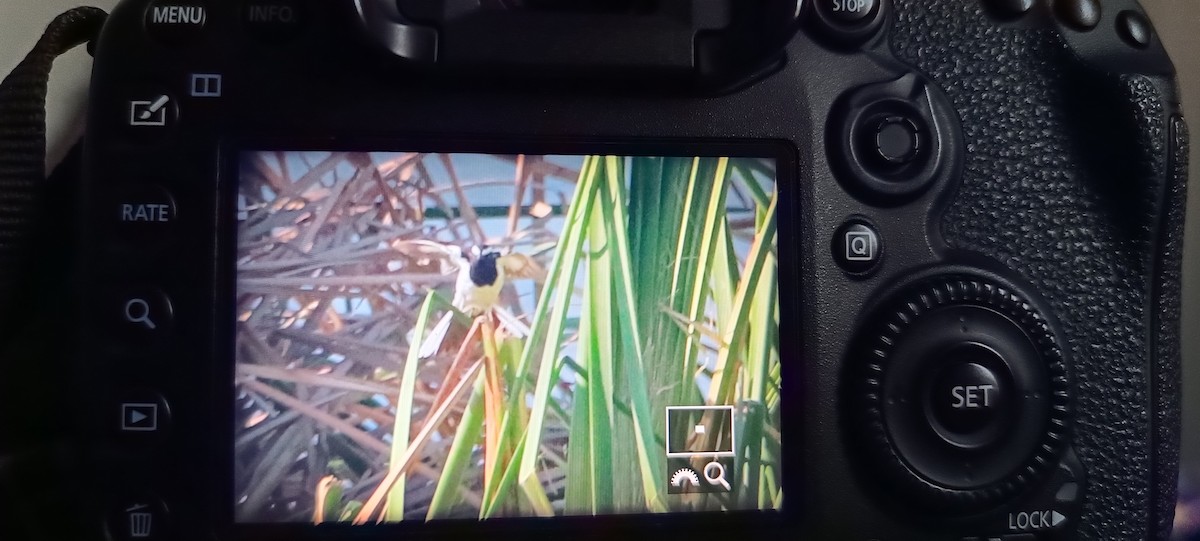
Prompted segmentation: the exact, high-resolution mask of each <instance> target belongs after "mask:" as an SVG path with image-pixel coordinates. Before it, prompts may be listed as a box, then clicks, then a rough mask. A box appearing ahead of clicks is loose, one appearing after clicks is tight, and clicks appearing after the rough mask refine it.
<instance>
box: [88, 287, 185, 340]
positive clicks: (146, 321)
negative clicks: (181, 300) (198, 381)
mask: <svg viewBox="0 0 1200 541" xmlns="http://www.w3.org/2000/svg"><path fill="white" fill-rule="evenodd" d="M107 311H108V313H107V314H105V319H106V320H107V321H109V323H110V328H112V329H113V331H114V332H116V334H117V338H118V340H120V341H121V342H122V345H124V346H128V347H131V348H132V347H140V346H149V345H155V344H161V343H162V341H163V340H164V339H165V338H166V337H167V336H168V335H169V334H170V333H171V329H172V324H173V322H174V309H173V307H172V306H171V299H170V298H168V297H167V294H166V293H163V292H162V290H160V289H158V288H153V287H133V288H126V289H123V290H121V291H120V292H119V293H117V294H115V295H113V296H112V298H111V299H110V300H109V302H108V303H107Z"/></svg>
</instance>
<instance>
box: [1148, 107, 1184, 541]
mask: <svg viewBox="0 0 1200 541" xmlns="http://www.w3.org/2000/svg"><path fill="white" fill-rule="evenodd" d="M1169 143H1170V145H1171V147H1170V152H1171V161H1170V171H1168V172H1169V173H1170V175H1171V183H1170V186H1169V187H1168V191H1167V209H1166V211H1167V214H1166V223H1165V231H1164V234H1165V235H1166V242H1165V243H1164V244H1163V247H1162V252H1161V254H1160V256H1161V259H1160V260H1159V275H1158V297H1159V299H1160V303H1161V304H1160V305H1159V307H1160V308H1161V314H1160V316H1159V320H1158V329H1157V330H1158V332H1159V336H1160V337H1161V338H1160V339H1159V340H1158V343H1157V344H1156V347H1157V350H1158V361H1159V364H1160V367H1159V370H1158V373H1157V374H1155V380H1154V385H1155V389H1156V390H1157V393H1158V394H1157V395H1156V397H1155V404H1154V406H1155V411H1156V414H1157V419H1156V421H1157V424H1156V434H1155V437H1156V438H1157V442H1158V443H1157V445H1156V448H1155V455H1154V456H1155V466H1156V468H1157V471H1156V472H1155V477H1154V489H1155V490H1156V491H1157V492H1158V495H1159V499H1158V501H1157V502H1156V504H1155V508H1154V509H1152V512H1154V513H1155V519H1156V520H1155V523H1154V524H1155V525H1156V526H1157V527H1158V534H1159V535H1158V539H1159V541H1166V539H1167V538H1168V537H1169V535H1168V532H1169V531H1170V529H1171V523H1172V522H1173V521H1174V518H1175V490H1176V487H1177V485H1178V482H1179V481H1178V479H1179V476H1178V473H1177V470H1178V468H1179V445H1180V441H1179V437H1180V435H1179V430H1180V422H1181V421H1180V403H1179V399H1180V398H1179V397H1180V396H1181V395H1180V392H1181V381H1180V376H1181V374H1180V370H1179V367H1180V362H1181V356H1182V352H1181V351H1180V342H1179V340H1176V339H1174V338H1175V337H1177V336H1179V332H1180V310H1181V306H1180V304H1181V302H1182V298H1183V296H1182V290H1181V280H1182V274H1181V273H1182V266H1183V231H1184V215H1185V214H1186V211H1187V182H1186V180H1187V173H1188V131H1187V125H1186V124H1184V123H1183V121H1182V120H1181V119H1180V120H1178V121H1176V122H1175V126H1174V129H1173V130H1172V133H1171V134H1170V141H1169Z"/></svg>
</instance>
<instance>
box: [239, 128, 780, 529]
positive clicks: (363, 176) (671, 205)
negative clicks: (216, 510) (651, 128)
mask: <svg viewBox="0 0 1200 541" xmlns="http://www.w3.org/2000/svg"><path fill="white" fill-rule="evenodd" d="M776 163H777V162H776V160H775V159H770V158H755V157H721V156H713V155H705V156H686V155H680V156H667V157H663V156H641V155H638V156H634V155H623V156H622V155H536V154H524V155H493V154H474V153H425V152H340V151H338V152H329V151H320V152H317V151H286V150H285V151H277V150H269V151H248V152H242V153H240V154H239V155H238V157H237V176H238V187H237V195H236V197H237V203H236V208H237V253H236V283H237V285H236V289H237V292H236V300H235V309H236V314H235V325H236V331H235V336H236V341H235V348H236V349H235V359H234V362H235V363H236V367H235V370H234V374H235V380H234V382H233V383H234V385H235V391H234V400H235V404H234V412H235V418H234V419H233V420H232V421H233V430H234V435H233V449H232V453H233V476H234V479H233V486H234V494H232V495H231V498H232V499H233V501H232V505H233V512H234V517H235V521H236V522H238V523H310V524H320V523H344V524H377V523H381V522H394V521H401V520H406V521H407V520H413V521H425V520H439V519H471V520H476V519H492V518H500V517H554V516H572V515H576V516H577V515H615V514H658V513H682V512H699V511H706V512H712V511H718V512H719V511H735V510H773V509H779V508H780V506H781V505H782V500H783V478H782V472H781V462H782V456H783V455H782V449H781V434H780V431H781V424H780V392H781V389H780V380H781V376H780V347H779V334H778V327H779V310H780V309H779V294H778V289H779V287H778V270H777V263H776V259H777V256H778V254H777V252H776V245H777V242H776V210H777V208H778V207H779V196H778V190H777V175H776Z"/></svg>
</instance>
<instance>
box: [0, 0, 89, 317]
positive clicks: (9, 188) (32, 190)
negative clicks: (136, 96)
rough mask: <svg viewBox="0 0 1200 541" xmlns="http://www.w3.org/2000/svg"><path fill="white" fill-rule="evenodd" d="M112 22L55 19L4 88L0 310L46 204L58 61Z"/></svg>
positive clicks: (21, 271)
mask: <svg viewBox="0 0 1200 541" xmlns="http://www.w3.org/2000/svg"><path fill="white" fill-rule="evenodd" d="M107 16H108V14H107V13H105V12H104V11H103V10H101V9H98V8H93V7H82V8H76V9H72V10H70V11H68V12H66V13H63V14H61V15H59V16H58V17H55V19H54V21H53V22H51V23H50V25H49V26H48V27H47V28H46V31H45V33H43V34H42V37H41V39H39V40H38V42H37V45H35V46H34V47H33V50H32V51H30V52H29V54H28V55H26V56H25V59H24V60H22V61H21V63H19V64H17V67H16V68H14V69H13V70H12V72H11V73H9V74H8V76H7V77H5V78H4V81H3V82H0V309H5V308H10V307H11V306H12V303H13V296H14V295H15V294H16V293H17V290H18V288H19V286H18V284H19V283H20V282H21V281H22V278H23V277H24V276H26V275H27V274H28V272H30V271H29V268H28V266H29V263H30V259H31V257H32V255H33V252H34V251H35V247H34V246H33V245H32V244H33V243H32V242H31V240H30V239H31V237H32V235H33V232H34V231H35V230H36V229H37V227H38V224H37V223H36V222H37V220H38V217H39V210H41V209H40V208H39V207H40V206H41V205H42V204H43V203H44V202H43V201H42V199H44V198H43V197H40V195H39V194H41V193H42V192H43V190H42V186H41V185H42V184H44V183H43V182H42V181H43V180H44V179H45V178H46V91H47V85H48V82H49V79H50V68H51V67H52V66H53V64H54V59H55V58H57V57H58V56H59V55H61V54H63V53H65V52H67V51H69V50H71V49H73V48H75V47H76V46H78V45H80V44H82V43H85V42H91V41H92V40H93V39H94V38H95V37H96V36H97V35H98V34H99V32H100V26H101V25H102V24H103V23H104V20H105V18H106V17H107Z"/></svg>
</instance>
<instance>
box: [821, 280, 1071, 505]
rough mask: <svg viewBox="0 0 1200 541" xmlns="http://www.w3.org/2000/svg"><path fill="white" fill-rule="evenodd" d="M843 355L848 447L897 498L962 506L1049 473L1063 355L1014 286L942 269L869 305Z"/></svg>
mask: <svg viewBox="0 0 1200 541" xmlns="http://www.w3.org/2000/svg"><path fill="white" fill-rule="evenodd" d="M867 321H868V322H869V323H868V324H867V325H866V326H865V327H863V328H862V329H861V331H860V332H859V335H858V337H857V339H856V340H855V342H854V343H856V344H860V347H858V349H856V350H852V352H851V353H850V357H849V358H848V359H847V363H846V377H845V379H844V385H843V389H844V392H843V399H844V400H845V402H846V408H845V409H844V411H846V412H847V415H846V417H845V418H844V427H845V428H846V435H847V436H848V439H849V440H850V447H851V449H852V451H853V452H855V454H856V455H858V456H859V458H860V459H861V463H862V464H863V466H864V469H866V470H870V472H871V473H872V474H873V475H870V476H869V477H870V478H871V479H874V480H876V482H878V484H879V486H880V488H881V489H883V490H885V491H890V492H892V493H893V494H891V495H892V496H894V497H896V498H897V500H899V501H904V502H913V504H915V505H916V506H917V507H921V508H925V509H929V510H937V511H938V512H939V513H945V512H954V513H961V514H967V513H972V512H976V511H979V510H983V509H987V508H990V507H994V506H996V505H998V504H1001V503H1003V502H1005V501H1007V500H1009V499H1010V498H1012V497H1013V496H1015V495H1017V494H1018V493H1020V492H1022V491H1023V490H1024V489H1025V488H1026V487H1027V486H1029V485H1030V484H1033V483H1036V482H1038V481H1039V480H1041V479H1042V478H1043V477H1044V476H1045V475H1047V474H1048V473H1050V471H1051V470H1052V464H1054V463H1055V461H1056V459H1057V457H1058V455H1059V453H1060V452H1061V451H1062V449H1063V446H1064V445H1065V442H1066V439H1067V433H1068V424H1069V415H1068V411H1069V407H1070V400H1069V396H1068V386H1067V377H1066V367H1065V363H1064V360H1063V353H1062V351H1061V350H1060V348H1059V346H1058V344H1057V342H1056V340H1055V337H1054V334H1053V332H1052V331H1051V329H1050V326H1049V324H1048V323H1047V322H1046V320H1045V318H1044V317H1043V316H1042V315H1041V313H1040V312H1039V311H1038V309H1037V308H1035V307H1034V306H1033V304H1032V303H1031V302H1030V301H1029V298H1028V297H1026V296H1024V295H1023V294H1021V293H1019V292H1016V291H1014V289H1013V288H1012V287H1010V286H1008V285H1005V284H1002V283H999V282H997V281H993V280H991V279H988V278H984V277H978V276H971V275H962V274H953V275H944V276H938V277H935V278H932V279H925V280H922V281H919V282H917V283H916V284H914V285H910V286H907V287H906V288H904V289H903V290H901V292H900V293H898V294H896V295H895V296H893V297H892V298H891V299H890V300H888V301H886V302H885V303H884V304H882V305H880V308H879V310H877V311H876V312H875V313H874V314H872V315H871V316H870V318H869V319H868V320H867Z"/></svg>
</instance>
